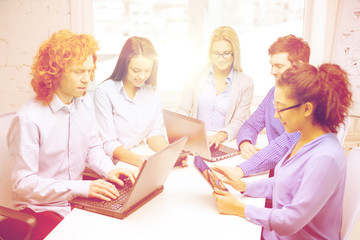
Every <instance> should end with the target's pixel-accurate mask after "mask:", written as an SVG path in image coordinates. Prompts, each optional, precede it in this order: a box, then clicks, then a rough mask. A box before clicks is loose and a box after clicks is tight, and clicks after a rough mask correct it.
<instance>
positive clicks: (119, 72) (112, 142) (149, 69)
mask: <svg viewBox="0 0 360 240" xmlns="http://www.w3.org/2000/svg"><path fill="white" fill-rule="evenodd" d="M157 70H158V58H157V53H156V51H155V48H154V46H153V44H152V43H151V42H150V41H149V40H148V39H146V38H142V37H131V38H129V39H128V40H127V41H126V42H125V44H124V46H123V48H122V50H121V52H120V55H119V59H118V61H117V64H116V66H115V69H114V71H113V73H112V74H111V76H110V77H109V78H108V79H107V80H105V81H104V82H103V83H101V84H100V85H99V86H98V87H97V88H96V89H95V95H94V104H95V113H96V118H97V120H98V124H99V128H100V137H101V139H102V141H103V146H104V149H105V152H106V153H107V154H108V155H109V156H111V157H112V158H113V159H116V160H120V161H123V162H126V163H130V164H133V165H135V166H138V167H140V166H141V165H142V163H143V162H144V160H145V158H146V156H143V155H139V154H136V153H134V152H132V151H131V150H130V149H131V148H133V147H135V146H137V145H138V144H140V143H142V142H145V143H146V144H147V145H148V146H149V147H150V148H151V149H152V150H154V151H159V150H161V149H163V148H165V147H166V146H167V145H168V142H167V140H166V130H165V127H164V120H163V115H162V109H161V99H160V93H159V92H158V91H157V89H156V83H157ZM180 164H182V165H183V166H186V161H185V160H184V161H182V163H180Z"/></svg>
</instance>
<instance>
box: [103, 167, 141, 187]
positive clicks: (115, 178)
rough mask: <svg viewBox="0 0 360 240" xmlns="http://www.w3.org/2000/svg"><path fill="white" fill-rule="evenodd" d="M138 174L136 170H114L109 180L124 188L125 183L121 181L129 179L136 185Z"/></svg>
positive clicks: (110, 173) (108, 177)
mask: <svg viewBox="0 0 360 240" xmlns="http://www.w3.org/2000/svg"><path fill="white" fill-rule="evenodd" d="M137 174H138V171H135V170H130V169H127V168H114V169H112V170H111V171H110V172H109V174H108V176H107V179H108V180H109V181H111V182H114V183H116V184H118V185H119V186H124V182H123V181H122V180H121V179H124V178H129V179H130V181H131V182H132V183H134V182H135V178H136V177H137Z"/></svg>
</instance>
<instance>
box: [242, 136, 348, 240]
mask: <svg viewBox="0 0 360 240" xmlns="http://www.w3.org/2000/svg"><path fill="white" fill-rule="evenodd" d="M293 147H294V146H293ZM293 147H292V148H291V149H290V150H289V151H288V152H287V154H286V155H285V156H284V158H283V159H282V160H281V161H280V162H279V163H278V164H277V165H276V167H275V176H274V177H272V178H268V179H263V180H260V181H256V182H249V183H247V188H246V191H245V193H244V194H246V195H248V196H252V197H267V198H271V199H272V201H273V208H272V209H270V208H257V207H254V206H251V205H246V207H245V216H246V219H247V220H248V221H251V222H253V223H255V224H258V225H261V226H263V227H264V237H265V239H340V228H341V221H342V205H343V196H344V187H345V176H346V155H345V152H344V150H343V148H342V146H341V145H340V143H339V141H338V139H337V137H336V134H334V133H328V134H324V135H322V136H320V137H318V138H317V139H315V140H313V141H311V142H309V143H307V144H306V145H304V146H303V147H302V148H301V149H300V150H299V151H298V152H297V153H296V154H295V155H294V156H293V157H291V158H289V159H287V158H288V156H289V155H290V153H291V151H292V149H293Z"/></svg>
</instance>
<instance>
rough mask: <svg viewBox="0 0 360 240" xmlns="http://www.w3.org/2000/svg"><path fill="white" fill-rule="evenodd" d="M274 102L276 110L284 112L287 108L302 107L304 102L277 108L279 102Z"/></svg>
mask: <svg viewBox="0 0 360 240" xmlns="http://www.w3.org/2000/svg"><path fill="white" fill-rule="evenodd" d="M273 104H274V107H275V110H276V111H277V112H278V113H281V112H284V111H286V110H290V109H293V108H297V107H300V106H301V105H302V103H299V104H296V105H293V106H291V107H287V108H283V109H278V108H277V104H278V102H275V101H273Z"/></svg>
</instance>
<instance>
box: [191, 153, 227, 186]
mask: <svg viewBox="0 0 360 240" xmlns="http://www.w3.org/2000/svg"><path fill="white" fill-rule="evenodd" d="M194 165H195V167H196V168H197V169H198V170H199V172H200V173H201V174H202V175H203V177H204V178H205V179H206V181H207V182H208V183H209V184H210V186H211V187H212V188H213V189H214V187H217V188H218V189H221V190H224V191H228V190H227V188H226V187H225V185H224V184H223V182H222V181H221V180H220V179H219V178H218V177H217V176H216V175H215V173H214V172H213V171H212V170H211V169H210V167H209V166H208V165H207V164H206V163H205V162H204V160H203V159H202V158H201V157H200V156H198V155H196V156H195V157H194Z"/></svg>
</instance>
